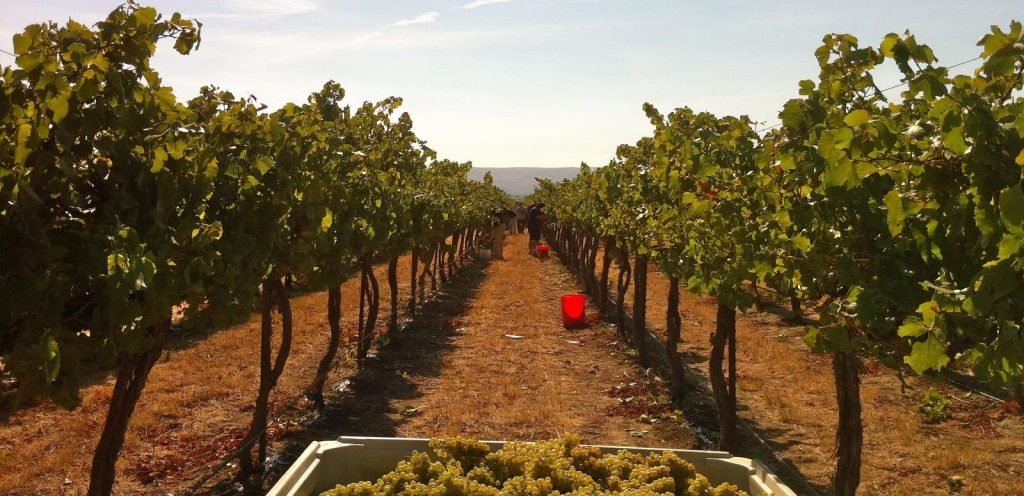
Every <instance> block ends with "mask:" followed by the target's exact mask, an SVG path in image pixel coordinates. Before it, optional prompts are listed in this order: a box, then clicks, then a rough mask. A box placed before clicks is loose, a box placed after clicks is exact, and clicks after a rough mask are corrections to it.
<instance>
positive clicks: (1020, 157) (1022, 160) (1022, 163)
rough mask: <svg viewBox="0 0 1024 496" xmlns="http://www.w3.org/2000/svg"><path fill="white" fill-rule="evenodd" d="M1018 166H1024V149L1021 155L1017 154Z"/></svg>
mask: <svg viewBox="0 0 1024 496" xmlns="http://www.w3.org/2000/svg"><path fill="white" fill-rule="evenodd" d="M1014 162H1016V163H1017V165H1020V166H1024V149H1021V151H1020V153H1018V154H1017V158H1016V159H1015V160H1014Z"/></svg>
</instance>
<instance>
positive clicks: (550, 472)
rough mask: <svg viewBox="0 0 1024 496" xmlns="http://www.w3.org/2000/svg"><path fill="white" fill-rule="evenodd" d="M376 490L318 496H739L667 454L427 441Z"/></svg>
mask: <svg viewBox="0 0 1024 496" xmlns="http://www.w3.org/2000/svg"><path fill="white" fill-rule="evenodd" d="M429 447H430V452H429V453H419V452H415V453H413V454H412V455H411V456H409V458H408V459H406V460H403V461H401V462H399V463H398V465H397V467H396V468H395V470H394V471H392V472H389V473H387V474H385V475H383V476H381V477H380V478H379V479H378V480H377V481H376V482H357V483H353V484H347V485H339V486H337V487H336V488H334V489H332V490H330V491H327V492H325V493H323V494H324V496H350V495H352V496H355V495H369V494H374V495H407V496H420V495H445V496H459V495H466V496H477V495H480V496H489V495H508V496H542V495H543V496H546V495H562V494H565V495H570V494H571V495H585V494H586V495H611V494H621V495H630V496H661V495H677V494H678V495H686V496H741V495H742V496H746V494H747V493H745V492H743V491H740V490H739V489H738V488H737V487H736V486H733V485H731V484H722V485H720V486H718V487H712V486H711V483H710V482H709V481H708V479H707V478H706V477H704V476H702V475H699V474H697V471H696V470H695V468H694V466H693V464H691V463H689V462H687V461H685V460H683V459H681V458H679V457H678V456H677V455H675V454H674V453H669V452H665V453H656V454H639V453H633V452H630V451H625V450H620V451H619V452H617V453H615V454H607V455H606V454H603V453H602V452H601V450H600V449H598V448H594V447H589V446H580V441H579V438H577V437H571V436H570V437H565V438H560V439H553V440H550V441H544V442H539V443H522V442H511V443H507V444H506V445H505V447H504V448H502V449H500V450H498V451H496V452H491V450H490V447H489V446H488V445H486V444H484V443H481V442H478V441H476V440H473V439H467V438H462V437H455V438H443V439H432V440H431V441H430V444H429Z"/></svg>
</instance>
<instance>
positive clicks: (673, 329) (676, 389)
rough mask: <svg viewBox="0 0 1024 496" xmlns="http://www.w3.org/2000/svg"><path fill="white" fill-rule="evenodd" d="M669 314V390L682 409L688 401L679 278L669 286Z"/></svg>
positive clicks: (674, 402) (666, 340)
mask: <svg viewBox="0 0 1024 496" xmlns="http://www.w3.org/2000/svg"><path fill="white" fill-rule="evenodd" d="M667 313H668V314H667V315H666V318H665V322H667V324H668V325H667V327H668V329H666V332H667V336H666V339H665V354H666V358H668V366H669V371H670V372H671V374H672V376H671V381H670V385H669V389H670V390H671V393H672V404H673V405H675V406H677V407H681V406H682V405H683V400H684V399H686V372H685V369H683V360H682V359H681V358H680V357H679V341H680V339H681V336H682V329H683V319H682V316H681V315H679V278H678V277H670V278H669V286H668V312H667Z"/></svg>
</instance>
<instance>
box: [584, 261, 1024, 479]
mask: <svg viewBox="0 0 1024 496" xmlns="http://www.w3.org/2000/svg"><path fill="white" fill-rule="evenodd" d="M598 267H600V258H599V262H598ZM612 274H613V275H614V274H617V272H616V270H615V265H614V264H613V265H612ZM612 280H614V277H613V278H612ZM668 284H669V283H668V277H667V276H665V275H664V274H662V273H661V272H659V271H658V269H657V268H656V267H655V266H654V265H653V264H652V267H651V270H650V273H649V276H648V289H647V327H648V329H649V330H650V331H651V332H652V333H653V334H655V335H656V336H658V337H659V338H660V339H661V341H664V339H665V336H666V333H665V329H666V309H667V297H668ZM631 289H632V287H631ZM612 292H613V293H614V287H613V291H612ZM769 294H770V293H767V292H762V297H765V298H767V297H768V296H769ZM626 302H627V305H626V306H627V308H628V307H630V303H631V302H632V291H631V290H630V291H629V295H628V298H627V299H626ZM765 303H766V305H765V308H764V311H758V310H757V309H754V308H752V309H748V310H747V311H746V312H741V313H740V314H739V315H738V317H737V321H736V325H737V331H736V332H737V337H736V339H737V347H738V348H737V354H736V355H737V362H738V363H737V370H738V373H737V376H738V382H737V389H738V391H737V395H738V402H739V417H740V419H741V420H742V421H743V423H745V424H746V426H747V427H744V426H742V425H741V426H740V432H741V435H742V438H743V439H742V443H741V446H740V449H739V453H738V454H740V455H741V456H749V457H753V458H757V459H759V460H762V461H764V462H766V463H767V464H768V465H769V466H770V467H771V468H772V469H773V470H774V471H775V472H776V474H778V475H779V476H780V477H781V478H782V479H783V480H784V481H786V482H787V484H789V485H790V486H791V487H793V488H794V489H795V490H797V492H798V493H800V494H815V493H816V494H822V495H824V494H827V493H828V486H829V483H830V476H831V474H832V471H833V469H834V459H833V456H832V454H833V450H834V447H835V429H836V425H837V424H838V414H837V411H836V398H835V386H834V384H833V382H832V381H833V379H832V363H831V358H830V355H815V354H812V353H811V352H810V350H809V349H808V348H807V346H806V345H805V344H804V342H803V337H804V334H805V329H806V327H805V326H804V325H797V324H793V323H792V322H790V319H791V317H792V315H791V314H790V313H789V311H788V308H789V307H788V301H786V302H782V301H781V300H780V301H779V302H772V301H766V302H765ZM680 308H681V313H682V317H683V319H682V321H683V332H682V333H683V343H681V344H680V346H679V351H680V353H682V354H683V356H684V357H685V358H684V360H685V361H686V362H687V366H688V367H689V369H690V371H691V372H693V374H692V375H690V379H691V382H693V383H694V384H695V385H696V387H697V388H698V390H699V392H700V394H697V395H696V397H694V395H691V397H689V398H688V405H687V407H686V408H685V409H686V410H687V411H688V412H689V411H694V410H698V411H700V410H704V409H705V408H709V409H712V410H713V408H714V406H713V403H709V402H708V401H709V399H708V398H707V397H706V395H707V394H708V391H709V389H710V386H708V385H707V379H706V378H707V362H708V355H709V353H710V336H711V333H713V332H714V327H715V310H716V302H715V300H714V299H712V298H707V297H701V296H699V295H695V294H693V293H690V292H688V291H683V292H682V301H681V304H680ZM861 380H862V385H861V396H862V400H863V404H864V411H863V422H864V427H865V429H864V443H865V445H864V452H863V468H862V473H861V485H860V493H861V494H864V495H868V496H873V495H878V496H882V495H900V496H902V495H906V496H921V495H949V494H951V492H950V489H949V488H950V479H951V478H953V477H960V478H961V480H962V481H963V484H964V487H963V489H962V490H961V492H960V494H961V495H963V496H967V495H979V496H980V495H995V494H1000V495H1024V418H1022V417H1021V416H1020V415H1019V414H1016V415H1015V414H1014V413H1013V412H1014V410H1016V409H1015V408H1014V406H1013V405H1011V404H1002V403H1000V402H997V401H993V400H992V399H990V398H987V397H985V396H982V395H979V394H975V393H970V392H967V391H964V390H961V389H957V388H955V387H951V386H950V385H949V383H948V382H946V381H943V380H941V379H939V378H931V377H920V376H915V377H907V378H906V383H907V386H906V388H901V383H900V380H899V377H898V376H897V375H896V373H895V372H894V371H892V370H890V369H888V368H886V367H884V366H882V365H880V364H878V363H877V362H876V361H873V360H870V359H869V360H867V361H866V363H865V367H864V371H863V373H862V376H861ZM931 388H935V389H936V390H938V391H939V392H941V393H942V394H943V395H945V396H946V397H947V398H950V399H951V400H952V406H951V407H950V411H951V415H952V417H951V418H950V419H948V420H945V421H943V422H940V423H937V424H929V423H927V422H926V421H925V420H924V418H923V417H922V416H921V415H919V414H918V413H916V412H917V407H918V406H919V405H920V404H921V403H922V401H923V398H924V395H925V393H926V392H927V391H928V390H929V389H931ZM1017 411H1018V412H1019V410H1017ZM694 424H695V427H700V426H704V427H707V428H714V427H715V425H716V422H715V421H714V420H711V421H706V419H700V418H697V419H694ZM762 440H763V441H764V443H766V444H767V446H768V448H766V446H765V444H762ZM769 448H770V449H769ZM773 451H774V452H775V453H776V454H777V456H778V459H776V458H775V455H773V454H772V452H773Z"/></svg>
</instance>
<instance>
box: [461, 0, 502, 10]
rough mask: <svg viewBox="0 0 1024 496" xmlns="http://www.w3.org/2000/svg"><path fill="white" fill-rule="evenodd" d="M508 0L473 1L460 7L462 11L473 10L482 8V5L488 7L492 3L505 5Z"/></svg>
mask: <svg viewBox="0 0 1024 496" xmlns="http://www.w3.org/2000/svg"><path fill="white" fill-rule="evenodd" d="M508 1H509V0H473V1H472V2H469V3H467V4H465V5H463V6H462V8H463V9H466V10H468V9H475V8H477V7H483V6H484V5H490V4H492V3H505V2H508Z"/></svg>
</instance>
